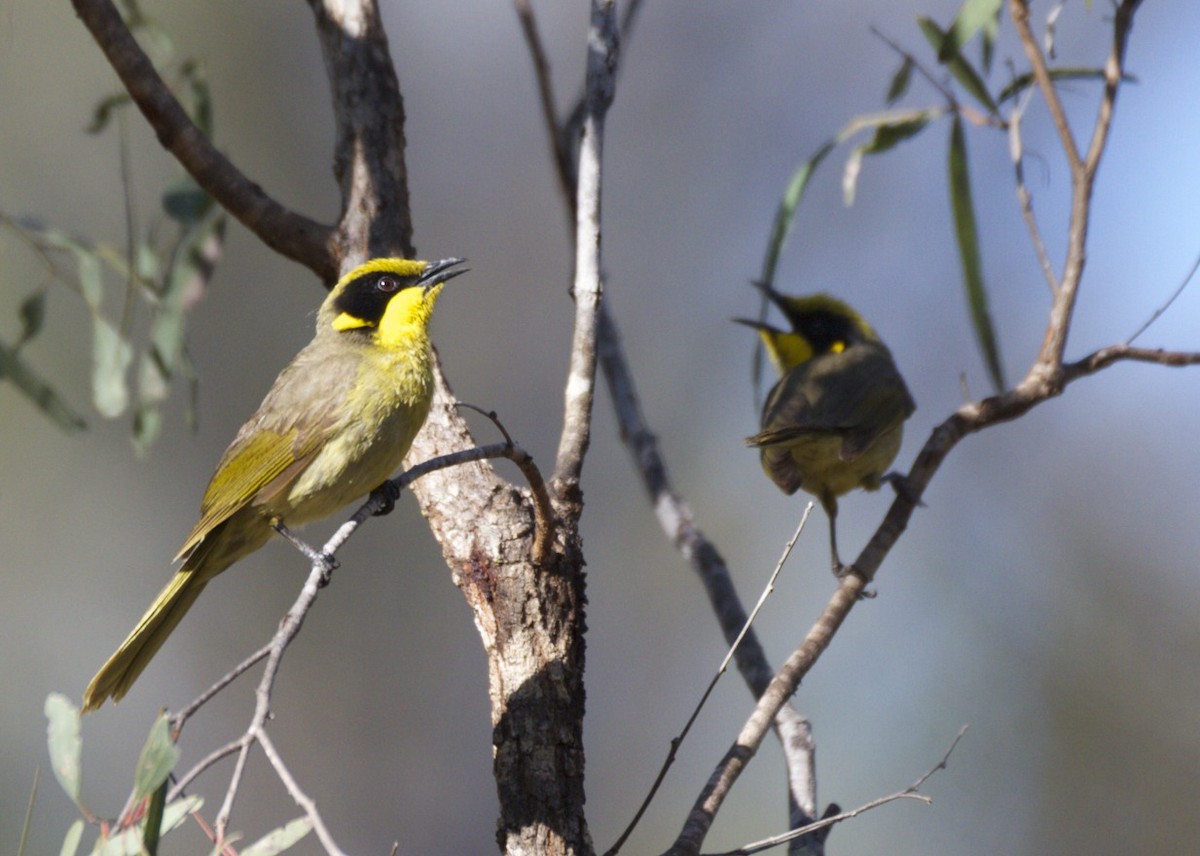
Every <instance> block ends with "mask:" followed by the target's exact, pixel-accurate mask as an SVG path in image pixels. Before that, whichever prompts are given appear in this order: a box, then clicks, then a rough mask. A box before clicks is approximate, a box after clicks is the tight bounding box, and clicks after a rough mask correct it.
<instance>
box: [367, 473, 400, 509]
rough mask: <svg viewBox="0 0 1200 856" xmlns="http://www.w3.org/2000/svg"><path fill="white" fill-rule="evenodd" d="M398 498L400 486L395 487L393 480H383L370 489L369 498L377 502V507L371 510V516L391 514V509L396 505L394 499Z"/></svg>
mask: <svg viewBox="0 0 1200 856" xmlns="http://www.w3.org/2000/svg"><path fill="white" fill-rule="evenodd" d="M399 498H400V488H398V487H396V484H395V482H392V481H385V482H384V483H383V484H381V485H380V486H379V487H377V488H375V490H373V491H371V499H372V500H373V501H375V502H378V503H379V508H378V509H376V510H375V511H374V512H372V514H373V516H375V517H383V516H384V515H385V514H391V513H392V509H393V508H395V507H396V500H397V499H399Z"/></svg>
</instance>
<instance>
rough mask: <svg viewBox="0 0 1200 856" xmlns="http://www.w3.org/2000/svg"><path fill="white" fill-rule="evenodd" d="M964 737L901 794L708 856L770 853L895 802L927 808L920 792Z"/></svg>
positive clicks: (927, 801)
mask: <svg viewBox="0 0 1200 856" xmlns="http://www.w3.org/2000/svg"><path fill="white" fill-rule="evenodd" d="M966 733H967V726H965V725H964V726H963V727H962V728H960V729H959V731H958V735H957V736H956V737H955V738H954V740H953V742H951V744H950V748H949V749H947V750H946V754H944V755H943V756H942V760H940V761H938V762H937V763H936V764H934V765H933V767H931V768H930V769H929V771H928V772H926V773H925V774H924V775H923V776H921V777H920V778H919V779H917V780H916V781H915V782H913V783H912V784H911V785H909V786H908V787H907V788H905V789H904V790H901V791H896V792H895V793H894V794H888V795H887V796H885V797H879V798H877V799H873V800H871V801H870V802H867V803H864V804H863V805H860V806H859V807H858V808H854V809H850V810H849V811H843V812H839V813H837V814H834V815H830V816H829V817H824V818H821V819H820V820H818V821H816V822H815V823H810V824H808V825H807V826H804V827H802V828H800V829H792V830H789V831H787V832H784V833H782V834H780V835H773V836H771V837H770V838H764V839H762V840H761V841H755V842H752V843H750V844H746V845H743V846H742V847H739V848H737V849H736V850H727V851H725V852H723V853H713V854H709V856H750V854H752V853H761V852H762V851H764V850H769V849H771V848H772V847H778V846H779V845H780V844H786V843H787V842H789V841H793V840H794V839H796V838H799V837H801V836H802V835H808V834H810V833H813V832H816V831H818V830H820V829H824V828H826V827H829V826H833V825H834V824H835V823H841V822H842V821H843V820H850V819H851V818H855V817H858V816H859V815H860V814H863V813H864V812H868V811H871V810H872V809H876V808H879V807H880V806H882V805H887V804H888V803H890V802H895V801H896V800H902V799H913V800H918V801H920V802H923V803H925V804H926V805H932V804H933V798H932V797H929V796H926V795H925V794H922V793H920V790H921V788H922V787H923V786H924V785H925V783H926V782H927V781H929V779H930V778H931V777H932V776H933V775H934V774H935V773H937V772H938V771H939V770H945V769H946V766H947V764H948V763H949V762H950V755H951V753H952V752H954V749H955V747H956V746H958V742H959V741H960V740H962V739H963V735H964V734H966Z"/></svg>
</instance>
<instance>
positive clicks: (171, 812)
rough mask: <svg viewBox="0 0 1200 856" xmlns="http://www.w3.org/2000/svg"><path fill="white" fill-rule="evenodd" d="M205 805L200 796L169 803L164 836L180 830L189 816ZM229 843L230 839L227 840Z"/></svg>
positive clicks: (164, 822) (165, 817)
mask: <svg viewBox="0 0 1200 856" xmlns="http://www.w3.org/2000/svg"><path fill="white" fill-rule="evenodd" d="M203 805H204V798H203V797H199V796H190V797H181V798H179V799H177V800H175V802H172V803H167V807H166V808H165V809H164V810H163V821H162V834H163V835H166V834H167V833H168V832H170V831H172V830H174V829H178V828H179V826H180V824H182V823H183V822H184V821H185V820H187V817H188V815H189V814H191V813H192V812H194V811H199V810H200V807H201V806H203ZM226 840H227V841H228V840H229V839H228V838H226Z"/></svg>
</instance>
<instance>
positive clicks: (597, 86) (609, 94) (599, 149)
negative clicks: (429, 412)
mask: <svg viewBox="0 0 1200 856" xmlns="http://www.w3.org/2000/svg"><path fill="white" fill-rule="evenodd" d="M616 70H617V23H616V4H615V3H614V0H593V2H592V20H591V25H590V28H589V31H588V58H587V77H586V91H587V99H586V105H587V106H586V112H585V115H584V121H583V137H582V139H581V140H580V143H579V177H578V183H577V186H576V188H575V199H576V202H575V212H576V217H575V283H574V287H573V294H574V297H575V333H574V337H573V341H572V343H571V362H570V366H569V368H568V370H567V386H566V394H565V399H566V400H565V406H564V413H563V430H562V436H561V437H560V439H559V445H558V455H557V458H556V461H555V465H554V480H555V482H557V483H558V484H559V485H560V486H561V488H562V489H565V490H566V491H567V492H570V490H571V489H572V487H573V486H575V485H578V483H579V476H580V473H581V472H582V471H583V458H584V456H585V455H586V454H587V448H588V444H589V442H590V441H591V423H592V404H593V403H594V401H595V392H596V327H597V324H598V316H599V308H600V293H601V276H602V274H601V262H600V237H601V229H600V219H601V218H600V210H601V206H600V200H601V182H600V177H601V174H602V164H603V159H604V120H605V116H606V115H607V113H608V108H609V106H610V105H611V104H612V100H613V94H614V90H615V86H616Z"/></svg>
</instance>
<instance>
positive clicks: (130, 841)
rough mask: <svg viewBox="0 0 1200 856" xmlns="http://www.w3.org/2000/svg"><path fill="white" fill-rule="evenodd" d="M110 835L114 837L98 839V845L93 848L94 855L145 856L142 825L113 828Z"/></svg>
mask: <svg viewBox="0 0 1200 856" xmlns="http://www.w3.org/2000/svg"><path fill="white" fill-rule="evenodd" d="M109 835H111V836H112V837H111V838H102V839H99V840H97V841H96V847H95V848H94V849H93V850H92V854H93V856H145V852H146V851H145V849H143V847H142V828H141V827H140V826H130V827H126V828H125V829H112V830H110V831H109Z"/></svg>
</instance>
